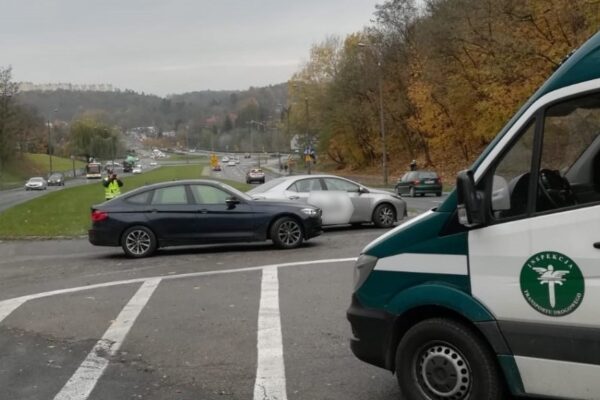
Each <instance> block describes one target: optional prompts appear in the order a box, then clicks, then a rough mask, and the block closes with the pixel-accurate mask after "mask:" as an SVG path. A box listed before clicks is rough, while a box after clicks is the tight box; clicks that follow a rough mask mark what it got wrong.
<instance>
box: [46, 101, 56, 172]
mask: <svg viewBox="0 0 600 400" xmlns="http://www.w3.org/2000/svg"><path fill="white" fill-rule="evenodd" d="M57 112H58V108H55V109H54V110H53V111H52V113H53V114H56V113H57ZM52 113H51V114H49V115H48V159H49V160H50V174H48V176H50V175H52V129H51V126H50V118H51V116H52Z"/></svg>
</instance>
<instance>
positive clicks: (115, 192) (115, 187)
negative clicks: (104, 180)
mask: <svg viewBox="0 0 600 400" xmlns="http://www.w3.org/2000/svg"><path fill="white" fill-rule="evenodd" d="M104 194H105V197H106V200H110V199H113V198H115V197H117V196H119V195H120V194H121V189H120V188H119V182H117V181H116V180H113V181H111V182H108V186H107V187H106V188H104Z"/></svg>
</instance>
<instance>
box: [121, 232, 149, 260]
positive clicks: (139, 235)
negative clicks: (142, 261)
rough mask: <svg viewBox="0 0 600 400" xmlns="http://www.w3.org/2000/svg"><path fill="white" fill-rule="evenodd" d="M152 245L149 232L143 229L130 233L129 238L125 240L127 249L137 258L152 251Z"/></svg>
mask: <svg viewBox="0 0 600 400" xmlns="http://www.w3.org/2000/svg"><path fill="white" fill-rule="evenodd" d="M151 245H152V239H151V238H150V235H149V234H148V232H146V231H144V230H142V229H136V230H134V231H131V232H129V234H128V235H127V238H126V239H125V247H127V250H129V252H130V253H131V254H134V255H136V256H141V255H143V254H145V253H147V252H148V250H150V246H151Z"/></svg>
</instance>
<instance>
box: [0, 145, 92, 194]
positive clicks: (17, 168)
mask: <svg viewBox="0 0 600 400" xmlns="http://www.w3.org/2000/svg"><path fill="white" fill-rule="evenodd" d="M83 167H85V163H83V162H81V161H78V160H75V168H83ZM72 169H73V162H72V161H71V159H70V158H63V157H56V156H52V170H53V171H56V172H64V171H71V170H72ZM49 171H50V160H49V159H48V155H47V154H32V153H25V154H23V158H22V159H15V160H11V161H10V163H9V164H8V165H6V166H5V168H4V169H3V170H2V176H0V189H8V188H11V187H21V186H23V184H24V183H25V181H26V180H27V179H29V178H31V177H32V176H47V175H48V172H49Z"/></svg>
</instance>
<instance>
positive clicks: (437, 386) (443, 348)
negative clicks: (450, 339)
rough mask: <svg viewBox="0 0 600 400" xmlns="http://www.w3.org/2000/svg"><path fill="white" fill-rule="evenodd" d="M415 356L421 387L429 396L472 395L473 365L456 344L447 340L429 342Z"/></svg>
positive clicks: (454, 399) (456, 399) (454, 398)
mask: <svg viewBox="0 0 600 400" xmlns="http://www.w3.org/2000/svg"><path fill="white" fill-rule="evenodd" d="M415 360H416V362H415V374H416V376H417V381H418V382H419V387H420V388H421V390H422V391H423V392H424V394H425V395H426V396H427V397H428V398H430V399H435V400H441V399H451V400H464V399H467V398H468V396H469V394H470V392H471V368H470V366H469V363H468V362H467V360H466V359H465V358H464V357H463V355H462V354H461V353H460V352H459V351H458V350H456V349H455V348H454V347H453V346H451V345H449V344H447V343H438V344H430V345H427V346H425V348H424V350H423V351H422V352H421V353H420V354H419V355H418V356H417V358H416V359H415Z"/></svg>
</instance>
